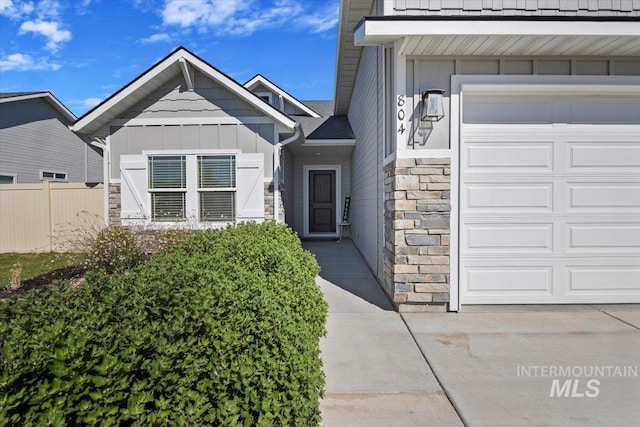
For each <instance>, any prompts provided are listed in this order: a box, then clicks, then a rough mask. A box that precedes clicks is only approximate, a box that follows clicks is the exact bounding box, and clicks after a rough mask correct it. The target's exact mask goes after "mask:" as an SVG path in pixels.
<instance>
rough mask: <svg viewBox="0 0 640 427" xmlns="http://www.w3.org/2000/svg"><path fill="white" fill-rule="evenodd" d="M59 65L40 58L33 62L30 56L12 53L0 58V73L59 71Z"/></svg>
mask: <svg viewBox="0 0 640 427" xmlns="http://www.w3.org/2000/svg"><path fill="white" fill-rule="evenodd" d="M60 67H61V66H60V64H56V63H53V62H49V61H48V59H47V58H42V59H41V60H40V61H38V62H35V61H34V60H33V58H32V57H31V56H30V55H26V54H22V53H13V54H11V55H8V56H6V57H3V58H0V71H29V70H54V71H56V70H59V69H60Z"/></svg>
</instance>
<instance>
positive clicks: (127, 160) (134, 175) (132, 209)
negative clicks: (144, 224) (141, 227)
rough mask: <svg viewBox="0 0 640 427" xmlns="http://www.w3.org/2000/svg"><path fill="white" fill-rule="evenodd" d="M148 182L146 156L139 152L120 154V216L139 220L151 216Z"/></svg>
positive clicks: (125, 218)
mask: <svg viewBox="0 0 640 427" xmlns="http://www.w3.org/2000/svg"><path fill="white" fill-rule="evenodd" d="M148 182H149V177H148V175H147V157H146V156H144V155H139V154H136V155H130V154H128V155H123V156H120V206H121V214H120V218H122V219H123V220H138V221H139V220H143V219H148V218H150V214H149V206H148V198H147V190H148V188H147V187H148V185H149V184H148ZM125 222H126V221H125ZM125 222H123V224H125ZM125 225H126V224H125Z"/></svg>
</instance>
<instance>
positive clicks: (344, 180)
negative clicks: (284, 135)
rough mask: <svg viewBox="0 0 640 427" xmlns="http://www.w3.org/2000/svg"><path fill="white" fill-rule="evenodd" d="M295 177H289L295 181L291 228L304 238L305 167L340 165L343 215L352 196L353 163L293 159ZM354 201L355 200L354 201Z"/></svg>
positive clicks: (301, 158) (339, 208)
mask: <svg viewBox="0 0 640 427" xmlns="http://www.w3.org/2000/svg"><path fill="white" fill-rule="evenodd" d="M292 163H293V176H291V175H289V176H288V177H287V179H288V180H289V182H290V183H291V181H293V200H292V205H293V206H292V209H293V215H292V219H293V220H292V221H291V222H289V223H288V224H289V226H290V227H291V228H293V229H294V230H295V231H296V232H297V233H298V234H299V235H300V236H302V234H303V231H304V188H303V184H304V176H303V173H304V168H303V167H304V166H305V165H314V164H316V165H318V164H321V165H327V164H331V165H335V164H338V165H340V173H341V177H340V180H341V188H340V199H339V200H338V203H337V209H338V212H340V214H342V210H343V208H344V206H343V205H344V198H345V196H346V195H347V194H351V176H352V171H351V162H350V161H349V159H345V160H343V161H331V160H329V161H327V160H326V159H320V160H318V159H316V158H313V157H294V158H293V162H292ZM352 200H353V199H352Z"/></svg>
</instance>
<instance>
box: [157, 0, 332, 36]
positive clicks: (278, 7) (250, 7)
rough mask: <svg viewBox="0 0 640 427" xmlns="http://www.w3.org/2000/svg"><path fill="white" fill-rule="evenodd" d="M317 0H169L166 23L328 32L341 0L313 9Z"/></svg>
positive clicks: (225, 29)
mask: <svg viewBox="0 0 640 427" xmlns="http://www.w3.org/2000/svg"><path fill="white" fill-rule="evenodd" d="M316 5H317V3H315V2H303V1H301V0H276V1H274V2H272V3H271V4H269V5H266V6H265V5H263V4H262V3H259V2H256V1H253V0H244V1H237V0H165V5H164V9H163V10H162V20H163V24H164V25H167V26H171V25H174V26H180V27H182V28H196V29H197V30H199V31H214V32H215V33H216V34H217V35H240V36H245V35H251V34H253V33H255V32H256V31H260V30H265V29H273V28H285V29H286V28H298V29H301V28H302V29H310V30H311V31H312V32H313V33H319V32H324V31H327V30H330V29H332V28H334V27H335V25H336V24H337V22H338V3H337V2H336V1H335V0H333V1H331V3H330V4H328V5H327V4H326V3H325V4H324V5H323V8H322V9H321V10H314V11H309V10H307V9H309V8H311V7H313V6H316Z"/></svg>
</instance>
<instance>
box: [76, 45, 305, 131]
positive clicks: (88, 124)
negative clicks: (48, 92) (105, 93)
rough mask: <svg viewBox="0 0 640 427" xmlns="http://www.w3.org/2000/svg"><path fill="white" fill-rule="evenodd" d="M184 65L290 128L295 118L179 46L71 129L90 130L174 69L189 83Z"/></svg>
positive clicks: (141, 96)
mask: <svg viewBox="0 0 640 427" xmlns="http://www.w3.org/2000/svg"><path fill="white" fill-rule="evenodd" d="M187 65H188V66H191V67H193V68H195V69H196V70H198V71H200V72H201V73H203V74H204V75H205V76H207V77H209V78H211V79H213V80H215V81H216V82H218V83H219V84H221V85H222V86H223V87H225V88H226V89H228V90H229V91H230V92H232V93H234V94H235V95H236V96H237V97H238V98H240V99H242V100H244V101H245V102H247V103H249V104H250V105H251V106H252V107H254V108H255V109H256V110H258V111H260V112H262V113H264V114H265V115H266V116H269V117H271V118H272V119H273V120H274V121H275V122H276V123H279V124H281V125H283V126H284V127H286V128H287V129H289V130H293V128H294V126H295V122H294V121H293V120H292V119H291V118H290V117H289V116H287V115H286V114H284V113H282V112H281V111H279V110H278V109H277V108H275V107H273V106H271V105H269V104H267V103H266V102H263V101H262V99H260V97H258V96H257V95H255V94H254V93H253V92H251V91H250V90H249V89H247V88H245V87H244V86H243V85H241V84H240V83H238V82H237V81H235V80H234V79H232V78H231V77H229V76H228V75H226V74H224V73H223V72H222V71H220V70H218V69H217V68H215V67H214V66H212V65H211V64H209V63H207V62H206V61H204V60H203V59H201V58H199V57H198V56H196V55H195V54H193V53H192V52H190V51H188V50H187V49H185V48H184V47H179V48H177V49H176V50H174V51H173V52H171V53H170V54H169V55H167V56H166V57H165V58H164V59H161V60H160V61H159V62H158V63H156V64H155V65H153V66H152V67H151V68H149V69H148V70H147V71H145V72H144V73H142V74H140V75H139V76H138V77H137V78H135V79H134V80H133V81H131V82H130V83H129V84H127V85H126V86H124V87H123V88H122V89H120V90H119V91H118V92H116V93H114V94H113V95H111V96H110V97H109V98H107V99H106V100H104V101H102V102H101V103H100V104H99V105H98V106H96V107H95V108H93V109H92V110H90V111H89V112H87V113H86V114H85V115H83V116H82V117H80V118H79V119H78V120H77V121H76V123H75V124H74V125H73V130H74V131H77V132H81V133H85V134H92V133H93V132H96V131H98V130H99V129H101V128H102V127H104V126H106V125H108V124H109V123H110V122H111V121H112V120H114V119H115V118H117V117H119V116H120V115H121V114H123V113H124V112H126V111H127V110H128V109H130V108H131V107H133V106H134V105H135V104H137V103H138V102H139V101H141V100H142V99H144V98H145V97H146V96H148V95H149V94H151V93H152V92H153V91H154V90H156V89H157V87H158V84H159V83H162V82H165V81H167V80H169V79H170V78H172V77H173V76H175V75H176V74H178V73H182V74H183V75H184V76H185V79H186V80H187V83H188V85H192V84H193V82H192V79H193V76H192V75H191V76H189V73H190V72H189V67H188V66H187ZM189 80H191V81H189Z"/></svg>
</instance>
